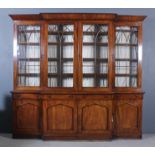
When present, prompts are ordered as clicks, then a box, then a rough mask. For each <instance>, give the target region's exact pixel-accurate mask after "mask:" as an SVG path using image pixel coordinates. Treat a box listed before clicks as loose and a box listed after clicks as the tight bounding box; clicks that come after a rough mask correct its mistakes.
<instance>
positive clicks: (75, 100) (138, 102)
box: [10, 13, 145, 139]
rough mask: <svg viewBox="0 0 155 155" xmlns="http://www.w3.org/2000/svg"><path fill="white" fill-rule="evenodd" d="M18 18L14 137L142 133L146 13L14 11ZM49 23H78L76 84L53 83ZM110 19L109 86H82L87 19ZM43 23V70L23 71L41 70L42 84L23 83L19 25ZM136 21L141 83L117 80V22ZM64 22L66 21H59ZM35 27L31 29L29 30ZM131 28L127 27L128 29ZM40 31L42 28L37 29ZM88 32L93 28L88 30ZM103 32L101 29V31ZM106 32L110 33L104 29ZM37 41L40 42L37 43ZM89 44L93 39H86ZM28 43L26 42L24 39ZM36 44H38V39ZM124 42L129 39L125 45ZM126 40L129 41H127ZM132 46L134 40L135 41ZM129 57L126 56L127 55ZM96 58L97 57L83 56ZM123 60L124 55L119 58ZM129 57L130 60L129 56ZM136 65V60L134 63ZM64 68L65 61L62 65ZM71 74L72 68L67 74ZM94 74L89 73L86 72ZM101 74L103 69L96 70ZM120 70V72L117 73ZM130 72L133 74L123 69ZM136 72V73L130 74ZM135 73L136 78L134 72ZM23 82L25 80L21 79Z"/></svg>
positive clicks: (132, 23)
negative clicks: (131, 84) (119, 84)
mask: <svg viewBox="0 0 155 155" xmlns="http://www.w3.org/2000/svg"><path fill="white" fill-rule="evenodd" d="M10 16H11V18H12V19H13V21H14V90H13V92H12V95H13V137H15V138H22V137H27V138H28V137H31V138H32V137H40V138H43V139H111V138H113V137H124V138H141V137H142V99H143V91H142V89H141V84H142V57H141V55H142V22H143V20H144V19H145V16H124V15H117V14H81V13H76V14H73V13H71V14H70V13H63V14H61V13H51V14H50V13H49V14H48V13H41V14H39V15H38V14H36V15H10ZM48 24H73V25H74V31H73V32H69V33H70V34H74V43H73V44H72V45H73V46H74V58H73V59H74V60H72V58H71V59H68V60H67V59H64V60H63V61H73V64H74V65H73V68H74V72H73V87H67V88H66V87H61V86H59V87H49V86H48V76H49V77H50V76H55V77H56V76H57V75H56V74H55V75H53V74H51V73H48V61H54V59H53V60H52V58H49V59H48V54H47V53H48V32H47V30H48ZM83 24H106V25H108V34H107V35H108V38H109V42H108V45H107V44H106V45H105V46H108V59H105V60H104V59H103V60H102V59H99V61H100V62H102V61H103V62H105V63H107V66H108V74H106V75H105V76H103V77H105V78H106V77H107V80H108V85H107V87H83V86H82V80H83V76H84V75H83V73H82V46H84V44H83V43H82V38H83V37H82V35H83V32H82V25H83ZM20 25H27V26H28V25H39V26H40V36H41V39H40V43H39V44H40V59H39V58H31V59H29V61H36V62H37V61H39V60H40V73H39V74H38V73H34V74H32V75H31V74H30V73H29V74H27V73H21V75H20V76H24V74H26V75H25V77H26V76H28V77H30V76H32V77H33V76H34V77H38V75H39V76H40V85H39V86H23V85H19V83H18V80H19V79H18V78H19V74H18V73H19V68H18V65H19V64H18V61H26V60H24V59H23V60H22V58H21V60H19V58H18V52H17V50H20V49H18V48H17V47H18V46H17V44H18V41H17V40H18V28H17V27H18V26H20ZM117 26H129V27H137V31H138V35H137V37H138V47H137V48H138V58H137V60H133V62H138V64H137V85H136V87H116V86H115V82H116V81H115V76H117V74H115V46H116V45H115V38H116V36H115V32H116V30H115V27H117ZM60 28H61V27H60ZM30 31H31V30H30ZM127 31H128V30H127ZM35 33H37V31H35ZM84 33H85V34H86V35H88V33H89V32H84ZM101 35H102V34H101ZM105 35H106V34H105ZM35 44H36V43H35ZM87 44H89V43H87ZM19 46H24V45H19ZM36 46H38V45H37V44H36ZM123 46H125V45H123ZM126 46H128V45H127V44H126ZM133 46H134V44H133ZM131 47H132V44H131ZM128 60H129V59H126V60H125V61H128ZM83 61H93V59H91V58H90V59H89V60H88V59H86V60H85V59H83ZM117 61H121V60H119V59H118V60H117ZM129 61H130V60H129ZM130 67H131V66H130ZM60 69H61V67H60ZM64 76H66V77H71V76H72V74H66V75H64ZM86 76H87V77H91V75H90V74H88V75H86ZM96 76H97V77H96V79H97V78H98V77H99V76H101V77H102V75H101V74H100V75H99V76H98V74H96ZM118 76H119V75H118ZM121 76H130V75H123V74H122V75H121ZM131 76H132V75H131ZM131 79H132V78H131ZM20 82H21V83H22V80H21V81H20Z"/></svg>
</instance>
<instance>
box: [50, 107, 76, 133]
mask: <svg viewBox="0 0 155 155" xmlns="http://www.w3.org/2000/svg"><path fill="white" fill-rule="evenodd" d="M72 116H73V109H72V107H69V106H66V105H62V104H58V105H53V106H50V107H48V108H47V129H48V130H73V126H72V123H73V117H72Z"/></svg>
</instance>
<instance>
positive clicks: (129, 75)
mask: <svg viewBox="0 0 155 155" xmlns="http://www.w3.org/2000/svg"><path fill="white" fill-rule="evenodd" d="M115 76H120V77H137V76H138V75H137V74H115Z"/></svg>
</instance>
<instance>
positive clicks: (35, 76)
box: [17, 25, 40, 86]
mask: <svg viewBox="0 0 155 155" xmlns="http://www.w3.org/2000/svg"><path fill="white" fill-rule="evenodd" d="M17 46H18V51H17V67H18V75H17V78H18V86H39V85H40V26H37V25H35V26H34V25H28V26H27V25H20V26H17Z"/></svg>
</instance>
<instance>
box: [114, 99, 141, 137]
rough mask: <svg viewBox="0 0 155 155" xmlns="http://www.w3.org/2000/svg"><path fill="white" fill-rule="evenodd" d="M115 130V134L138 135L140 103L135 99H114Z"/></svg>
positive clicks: (139, 134)
mask: <svg viewBox="0 0 155 155" xmlns="http://www.w3.org/2000/svg"><path fill="white" fill-rule="evenodd" d="M115 106H116V108H115V115H114V116H115V129H116V130H115V132H116V136H121V137H122V136H124V137H127V136H129V137H131V136H133V137H140V136H141V117H142V103H141V100H139V99H137V100H134V99H121V100H116V104H115Z"/></svg>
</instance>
